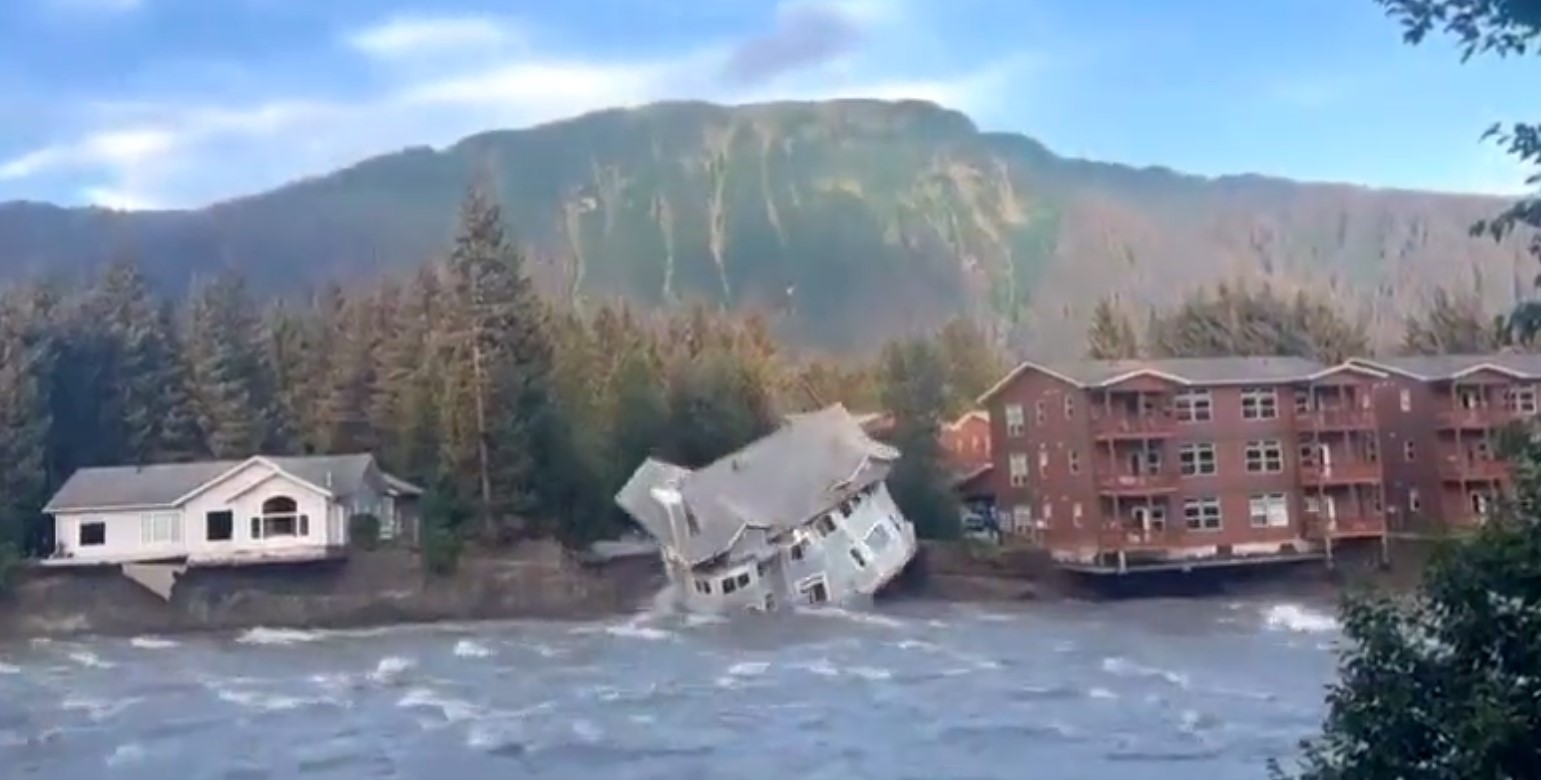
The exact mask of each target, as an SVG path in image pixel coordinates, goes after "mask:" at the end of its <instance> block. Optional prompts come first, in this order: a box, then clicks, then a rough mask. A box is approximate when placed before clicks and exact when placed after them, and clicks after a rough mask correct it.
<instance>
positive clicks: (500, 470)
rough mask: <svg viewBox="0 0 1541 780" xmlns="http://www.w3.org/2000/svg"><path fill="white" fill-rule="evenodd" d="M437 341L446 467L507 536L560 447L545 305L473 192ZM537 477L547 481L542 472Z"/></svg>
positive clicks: (489, 206)
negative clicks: (461, 477) (443, 366)
mask: <svg viewBox="0 0 1541 780" xmlns="http://www.w3.org/2000/svg"><path fill="white" fill-rule="evenodd" d="M445 293H446V295H445V298H446V299H447V300H446V307H445V316H444V318H443V325H444V327H443V329H442V332H441V333H440V334H439V336H438V337H439V338H440V339H441V346H442V348H443V349H444V350H445V354H446V357H447V358H448V360H449V367H448V374H449V376H448V377H447V381H446V392H445V397H444V401H443V402H444V405H445V411H446V413H447V414H448V415H450V416H451V417H452V422H451V424H450V425H448V426H446V432H447V434H448V435H447V436H446V439H445V442H444V444H445V448H446V450H447V452H446V460H447V461H448V463H449V464H451V465H453V466H454V467H456V472H455V473H457V474H469V475H471V480H472V481H473V483H474V484H473V485H472V486H471V489H470V490H462V494H469V495H473V496H476V498H477V504H478V510H479V513H480V515H481V518H482V522H483V529H484V531H485V532H486V533H487V534H488V536H489V537H496V538H506V537H507V536H508V535H509V532H510V531H512V530H513V528H514V524H515V523H516V518H518V517H519V516H521V515H528V514H530V513H533V512H539V511H541V510H552V509H555V507H550V506H543V505H542V504H543V497H542V496H541V495H540V490H541V486H542V480H541V478H542V476H543V475H542V472H541V463H542V460H541V458H542V457H543V456H544V455H546V454H549V453H550V452H551V450H552V448H554V447H556V446H557V445H558V444H559V443H558V442H556V441H555V440H554V439H555V437H556V436H558V435H559V433H558V429H559V425H560V419H559V418H558V416H557V415H556V414H555V413H554V412H555V409H554V406H553V404H552V402H551V398H550V393H551V372H552V354H551V343H550V337H549V333H548V331H547V322H546V310H545V305H544V303H543V302H542V301H541V300H540V299H539V298H538V297H537V295H536V292H535V289H534V287H533V286H532V284H531V283H530V280H529V279H528V278H527V277H526V276H525V274H524V259H523V257H522V256H521V255H520V254H519V252H518V251H517V250H516V249H515V248H514V247H513V246H512V244H511V243H510V242H509V240H508V238H507V237H506V236H505V234H504V230H503V223H502V217H501V215H500V213H499V209H498V207H497V205H496V204H494V203H493V202H492V201H491V200H489V199H488V198H487V197H486V196H485V195H484V194H483V193H481V192H480V191H479V190H473V191H472V192H471V193H470V194H469V195H468V196H467V198H466V200H465V203H464V204H463V206H462V208H461V213H460V225H459V228H458V230H457V233H456V236H455V241H454V246H453V247H452V249H451V251H450V256H449V260H448V262H447V263H446V265H445ZM545 476H553V475H551V474H549V473H548V474H546V475H545Z"/></svg>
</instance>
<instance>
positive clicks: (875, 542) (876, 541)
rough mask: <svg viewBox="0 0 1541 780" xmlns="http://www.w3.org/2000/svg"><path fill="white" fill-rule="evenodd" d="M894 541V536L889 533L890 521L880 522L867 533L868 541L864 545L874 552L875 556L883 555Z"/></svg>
mask: <svg viewBox="0 0 1541 780" xmlns="http://www.w3.org/2000/svg"><path fill="white" fill-rule="evenodd" d="M891 541H893V536H892V535H891V534H889V533H888V521H886V520H880V521H878V522H877V523H876V524H874V525H873V526H872V530H871V531H868V532H867V539H866V541H864V542H863V544H865V545H867V549H868V550H871V551H872V554H873V555H882V554H883V551H884V550H886V549H888V543H889V542H891Z"/></svg>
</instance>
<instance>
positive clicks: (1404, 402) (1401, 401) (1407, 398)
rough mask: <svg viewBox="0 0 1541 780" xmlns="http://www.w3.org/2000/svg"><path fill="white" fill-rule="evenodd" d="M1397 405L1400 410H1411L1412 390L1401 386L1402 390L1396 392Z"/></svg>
mask: <svg viewBox="0 0 1541 780" xmlns="http://www.w3.org/2000/svg"><path fill="white" fill-rule="evenodd" d="M1397 406H1398V407H1399V408H1400V409H1401V410H1402V411H1404V412H1410V411H1412V410H1413V391H1411V390H1408V389H1407V388H1405V387H1404V388H1402V390H1401V391H1400V392H1398V393H1397Z"/></svg>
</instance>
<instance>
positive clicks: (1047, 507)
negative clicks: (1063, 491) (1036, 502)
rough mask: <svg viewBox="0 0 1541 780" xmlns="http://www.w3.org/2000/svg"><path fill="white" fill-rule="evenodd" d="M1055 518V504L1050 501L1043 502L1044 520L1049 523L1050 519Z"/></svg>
mask: <svg viewBox="0 0 1541 780" xmlns="http://www.w3.org/2000/svg"><path fill="white" fill-rule="evenodd" d="M1053 518H1054V505H1053V504H1051V503H1049V502H1047V501H1045V502H1043V521H1044V522H1046V523H1047V522H1048V521H1050V520H1052V519H1053Z"/></svg>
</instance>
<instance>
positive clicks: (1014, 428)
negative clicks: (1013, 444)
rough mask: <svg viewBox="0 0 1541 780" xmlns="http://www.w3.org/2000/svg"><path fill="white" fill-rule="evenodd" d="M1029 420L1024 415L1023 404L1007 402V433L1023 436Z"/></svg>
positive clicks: (1008, 434)
mask: <svg viewBox="0 0 1541 780" xmlns="http://www.w3.org/2000/svg"><path fill="white" fill-rule="evenodd" d="M1026 427H1027V421H1026V420H1025V419H1024V418H1023V417H1022V404H1006V435H1007V436H1021V435H1022V432H1023V429H1024V428H1026Z"/></svg>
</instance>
